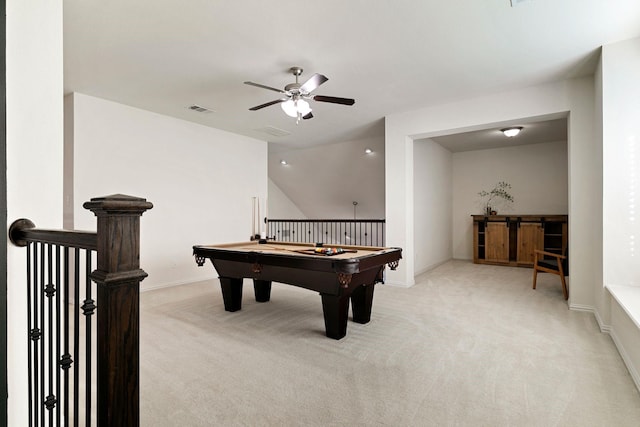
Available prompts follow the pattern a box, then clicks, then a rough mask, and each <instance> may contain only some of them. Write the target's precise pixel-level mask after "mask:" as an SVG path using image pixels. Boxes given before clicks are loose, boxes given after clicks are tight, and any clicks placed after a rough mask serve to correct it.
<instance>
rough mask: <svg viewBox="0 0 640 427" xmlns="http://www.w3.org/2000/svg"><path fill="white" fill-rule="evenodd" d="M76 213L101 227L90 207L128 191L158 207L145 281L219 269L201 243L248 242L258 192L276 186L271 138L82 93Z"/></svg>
mask: <svg viewBox="0 0 640 427" xmlns="http://www.w3.org/2000/svg"><path fill="white" fill-rule="evenodd" d="M70 96H73V103H72V106H73V110H72V111H69V112H68V113H69V114H73V117H74V120H73V141H67V142H68V143H73V153H74V158H73V174H74V180H73V182H74V185H73V192H74V194H73V200H74V202H73V212H74V223H75V228H77V229H88V230H93V229H95V224H96V222H95V217H94V215H93V214H92V213H91V212H89V211H86V210H85V209H83V208H82V203H84V202H85V201H87V200H89V199H90V198H92V197H98V196H105V195H109V194H116V193H121V194H128V195H133V196H138V197H144V198H146V199H147V200H148V201H150V202H152V203H153V205H154V207H153V209H152V210H150V211H147V212H146V213H145V214H144V215H143V216H142V220H141V255H140V265H141V268H143V269H144V270H145V271H146V272H147V273H148V274H149V277H147V278H146V279H145V280H144V281H143V282H142V289H149V288H154V287H160V286H167V285H173V284H181V283H188V282H193V281H198V280H204V279H206V278H210V277H216V276H217V274H216V273H215V271H214V269H213V267H212V266H211V265H209V264H206V265H205V267H200V268H199V267H197V266H196V263H195V262H194V260H193V256H192V246H193V245H196V244H209V243H221V242H233V241H244V240H247V239H248V238H249V236H250V235H251V231H252V228H251V226H252V197H260V199H261V200H263V201H264V199H265V197H266V195H267V167H266V164H267V145H266V143H265V142H263V141H258V140H255V139H251V138H248V137H244V136H240V135H235V134H232V133H228V132H225V131H221V130H217V129H212V128H209V127H206V126H202V125H198V124H195V123H191V122H186V121H183V120H178V119H174V118H171V117H167V116H163V115H160V114H156V113H151V112H148V111H144V110H140V109H137V108H132V107H128V106H125V105H121V104H117V103H114V102H110V101H105V100H102V99H98V98H94V97H91V96H87V95H82V94H73V95H70Z"/></svg>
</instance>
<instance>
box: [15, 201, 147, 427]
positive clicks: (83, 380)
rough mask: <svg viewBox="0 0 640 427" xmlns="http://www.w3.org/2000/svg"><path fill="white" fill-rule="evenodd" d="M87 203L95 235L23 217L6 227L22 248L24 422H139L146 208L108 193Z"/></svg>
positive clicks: (35, 423) (144, 203)
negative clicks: (95, 220)
mask: <svg viewBox="0 0 640 427" xmlns="http://www.w3.org/2000/svg"><path fill="white" fill-rule="evenodd" d="M84 206H85V208H87V209H89V210H91V211H93V212H94V213H95V214H96V216H97V217H98V227H97V229H98V232H96V233H93V232H79V231H65V230H43V229H36V228H35V225H34V224H33V223H32V222H31V221H29V220H27V219H19V220H17V221H15V222H14V223H13V224H12V225H11V228H10V230H9V237H10V240H11V241H12V243H14V244H15V245H16V246H24V247H26V258H27V266H26V276H27V277H26V288H27V289H26V294H27V336H28V337H27V341H28V353H27V367H28V374H27V381H28V387H27V388H28V394H29V396H28V398H29V404H28V408H29V414H28V420H29V426H77V425H81V424H82V425H86V426H91V425H92V420H93V419H95V420H96V421H95V423H93V425H98V426H113V425H127V426H137V425H139V391H138V390H139V379H138V375H139V354H138V353H139V317H138V305H139V290H138V287H139V283H140V281H141V280H142V279H144V277H146V273H145V272H144V271H142V270H140V269H139V268H138V266H139V265H138V259H139V235H140V233H139V221H140V218H139V217H140V216H141V215H142V213H143V212H144V211H146V210H148V209H151V207H152V205H151V203H149V202H147V201H146V200H144V199H139V198H134V197H129V196H122V195H114V196H109V197H104V198H96V199H92V200H91V201H90V202H87V203H85V205H84ZM94 317H95V318H96V322H94Z"/></svg>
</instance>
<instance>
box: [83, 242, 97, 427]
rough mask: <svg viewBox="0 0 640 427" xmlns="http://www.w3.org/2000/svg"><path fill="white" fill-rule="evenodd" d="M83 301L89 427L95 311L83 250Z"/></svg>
mask: <svg viewBox="0 0 640 427" xmlns="http://www.w3.org/2000/svg"><path fill="white" fill-rule="evenodd" d="M85 268H86V273H85V279H84V280H85V286H86V288H85V289H86V290H85V298H86V299H85V301H84V304H83V305H82V312H83V314H84V315H85V317H86V319H85V320H86V328H87V329H86V332H85V336H86V343H85V344H86V349H87V350H86V351H87V356H86V358H85V363H86V364H87V367H86V370H87V378H86V399H87V401H86V402H85V404H86V408H87V409H86V411H87V413H86V417H87V427H90V426H91V316H92V315H93V311H94V310H95V308H96V306H95V304H94V303H95V301H94V300H92V299H91V279H90V278H89V275H90V274H91V251H90V250H85Z"/></svg>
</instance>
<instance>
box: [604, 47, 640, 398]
mask: <svg viewBox="0 0 640 427" xmlns="http://www.w3.org/2000/svg"><path fill="white" fill-rule="evenodd" d="M639 75H640V38H636V39H633V40H628V41H624V42H620V43H615V44H612V45H606V46H603V48H602V57H601V62H600V64H599V68H598V73H597V75H596V78H597V80H596V81H597V93H598V95H599V98H600V100H601V102H602V104H601V106H600V107H601V111H602V120H601V122H600V123H599V125H601V126H599V127H598V131H599V132H601V136H602V150H603V152H602V156H603V167H602V187H603V203H602V206H603V209H602V217H603V256H602V280H603V282H604V284H605V285H606V286H607V290H609V291H610V292H611V293H612V294H613V295H614V296H615V298H609V296H608V294H607V293H606V292H603V290H602V288H600V289H597V290H595V293H596V297H598V296H600V297H601V302H599V304H598V308H599V310H600V311H599V320H600V322H601V324H602V323H604V327H605V328H609V329H610V333H611V336H612V338H613V340H614V342H615V343H616V346H617V347H618V350H619V351H620V354H621V356H622V358H623V359H624V361H625V363H626V364H627V367H628V368H629V372H630V374H631V376H632V378H633V379H634V381H635V383H636V386H637V387H638V388H639V389H640V263H639V262H638V258H639V257H640V247H639V245H640V217H639V216H638V210H637V206H638V200H639V199H638V194H639V190H640V185H639V181H638V178H639V177H640V174H639V171H640V121H639V120H638V118H639V117H640V86H639V85H638V76H639ZM607 303H608V304H607Z"/></svg>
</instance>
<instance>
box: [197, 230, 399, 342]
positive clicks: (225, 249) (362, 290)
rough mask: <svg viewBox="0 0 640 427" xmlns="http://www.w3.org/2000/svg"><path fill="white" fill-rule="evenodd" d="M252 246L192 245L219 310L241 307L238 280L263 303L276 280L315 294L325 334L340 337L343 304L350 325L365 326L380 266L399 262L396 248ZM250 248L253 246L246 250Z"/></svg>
mask: <svg viewBox="0 0 640 427" xmlns="http://www.w3.org/2000/svg"><path fill="white" fill-rule="evenodd" d="M255 245H257V243H256V242H247V243H237V244H225V245H211V246H206V245H205V246H194V247H193V255H194V256H195V259H196V263H197V264H198V265H199V266H202V265H204V263H205V261H206V259H210V260H211V262H212V264H213V266H214V267H215V269H216V271H217V272H218V274H219V276H220V285H221V288H222V296H223V300H224V307H225V310H227V311H237V310H240V309H241V308H242V282H243V279H244V278H251V279H253V286H254V293H255V299H256V301H258V302H267V301H269V299H270V297H271V282H281V283H286V284H289V285H293V286H299V287H302V288H306V289H310V290H313V291H317V292H319V293H320V295H321V297H322V310H323V313H324V323H325V331H326V335H327V337H329V338H334V339H341V338H343V337H344V336H345V335H346V333H347V319H348V314H349V300H351V306H352V310H353V321H354V322H357V323H368V322H369V320H370V319H371V306H372V303H373V291H374V288H375V284H376V283H380V282H382V281H383V271H384V268H385V266H386V265H389V267H390V268H391V269H392V270H395V268H396V267H397V266H398V263H399V260H400V259H401V258H402V250H401V249H400V248H378V247H359V246H342V248H345V249H350V250H354V251H356V252H355V253H349V254H348V256H347V257H345V255H344V254H343V255H342V256H341V257H337V256H336V257H332V256H321V255H309V254H302V253H298V252H294V251H293V250H292V249H293V248H299V247H308V248H313V247H314V245H306V244H304V243H296V244H288V243H282V242H271V241H269V242H268V243H267V244H265V247H277V248H278V249H280V250H278V251H272V252H263V251H260V248H261V247H260V246H259V245H258V246H255ZM251 248H255V250H252V249H251Z"/></svg>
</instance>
